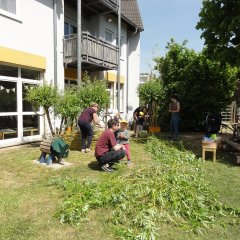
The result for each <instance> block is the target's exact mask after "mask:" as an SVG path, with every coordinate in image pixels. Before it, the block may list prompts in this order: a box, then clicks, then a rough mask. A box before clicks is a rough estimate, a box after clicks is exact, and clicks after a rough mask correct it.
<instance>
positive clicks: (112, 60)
mask: <svg viewBox="0 0 240 240" xmlns="http://www.w3.org/2000/svg"><path fill="white" fill-rule="evenodd" d="M81 43H82V44H81V47H82V49H81V51H82V59H81V60H82V68H84V69H86V70H87V69H92V70H111V69H116V68H117V66H118V47H116V46H113V45H111V44H109V43H107V42H105V41H103V40H101V39H98V38H95V37H93V36H92V35H90V34H89V33H86V32H83V33H82V41H81ZM63 61H64V64H65V66H66V65H67V66H68V67H75V68H76V67H77V34H72V35H69V36H66V37H65V38H64V40H63Z"/></svg>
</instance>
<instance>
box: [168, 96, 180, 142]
mask: <svg viewBox="0 0 240 240" xmlns="http://www.w3.org/2000/svg"><path fill="white" fill-rule="evenodd" d="M169 112H170V113H171V120H170V131H171V136H170V138H172V139H173V140H177V139H178V135H179V130H178V125H179V121H180V102H179V101H178V96H177V94H176V93H175V94H173V95H172V96H171V103H170V104H169Z"/></svg>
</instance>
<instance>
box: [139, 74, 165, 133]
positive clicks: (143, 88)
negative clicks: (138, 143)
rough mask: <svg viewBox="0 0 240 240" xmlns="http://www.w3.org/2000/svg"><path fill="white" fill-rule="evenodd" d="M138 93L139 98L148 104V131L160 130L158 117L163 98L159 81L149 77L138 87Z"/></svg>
mask: <svg viewBox="0 0 240 240" xmlns="http://www.w3.org/2000/svg"><path fill="white" fill-rule="evenodd" d="M138 94H139V97H140V100H141V101H142V102H143V103H144V104H145V105H147V106H148V114H149V128H148V130H149V132H152V133H156V132H160V126H159V125H158V117H159V109H160V104H161V102H162V99H163V87H162V85H161V82H160V81H159V80H158V79H156V78H152V79H150V81H148V82H146V83H144V84H141V85H140V86H139V87H138Z"/></svg>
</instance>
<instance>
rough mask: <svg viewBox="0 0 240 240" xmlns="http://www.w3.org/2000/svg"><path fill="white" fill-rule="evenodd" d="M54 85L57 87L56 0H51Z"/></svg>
mask: <svg viewBox="0 0 240 240" xmlns="http://www.w3.org/2000/svg"><path fill="white" fill-rule="evenodd" d="M53 46H54V86H55V87H57V0H53Z"/></svg>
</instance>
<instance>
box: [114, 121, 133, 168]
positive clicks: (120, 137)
mask: <svg viewBox="0 0 240 240" xmlns="http://www.w3.org/2000/svg"><path fill="white" fill-rule="evenodd" d="M127 126H128V122H127V121H126V120H121V122H120V129H119V131H118V134H117V142H118V143H119V144H122V145H123V146H124V147H125V149H126V155H127V161H128V162H127V165H128V166H130V164H131V157H130V144H129V131H128V130H127Z"/></svg>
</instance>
